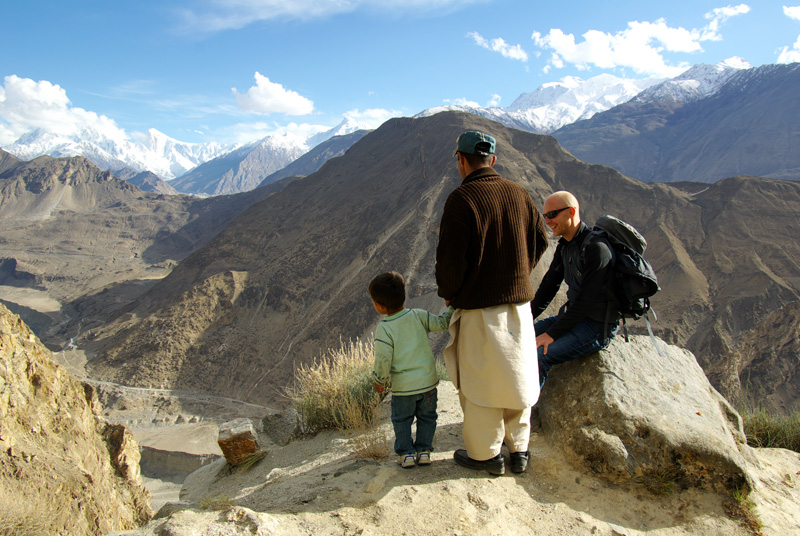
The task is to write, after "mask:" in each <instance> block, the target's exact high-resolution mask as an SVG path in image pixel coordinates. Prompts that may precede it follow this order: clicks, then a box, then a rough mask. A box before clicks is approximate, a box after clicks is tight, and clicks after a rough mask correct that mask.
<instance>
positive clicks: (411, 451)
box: [369, 272, 455, 468]
mask: <svg viewBox="0 0 800 536" xmlns="http://www.w3.org/2000/svg"><path fill="white" fill-rule="evenodd" d="M369 294H370V297H371V298H372V304H373V305H374V306H375V310H376V311H377V312H378V313H379V314H382V315H387V316H386V318H384V319H383V320H382V321H381V323H380V324H378V328H377V329H376V331H375V367H374V370H373V373H372V375H373V380H374V382H375V390H376V391H377V392H379V393H383V392H384V391H385V390H387V389H389V388H391V390H392V425H393V426H394V435H395V442H394V451H395V453H396V454H397V455H398V456H399V458H398V463H399V464H400V465H401V466H402V467H404V468H410V467H414V465H415V464H416V465H430V463H431V451H432V450H433V436H434V434H435V432H436V419H437V417H438V415H437V413H436V404H437V396H438V392H437V390H436V386H437V385H438V384H439V376H438V375H437V373H436V364H435V361H434V358H433V352H432V351H431V346H430V342H429V341H428V333H430V332H432V331H444V330H446V329H447V328H448V327H449V326H450V317H451V316H453V312H454V311H455V309H454V308H453V307H449V308H448V309H447V311H445V312H444V313H442V314H441V315H433V314H431V313H429V312H428V311H425V310H422V309H405V308H404V307H403V304H404V303H405V300H406V288H405V280H404V279H403V276H402V275H400V274H398V273H397V272H387V273H385V274H381V275H379V276H377V277H375V279H373V280H372V281H371V282H370V284H369ZM415 417H416V419H417V437H416V440H414V439H412V436H411V425H412V423H413V422H414V418H415Z"/></svg>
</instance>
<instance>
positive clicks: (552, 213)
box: [542, 207, 572, 220]
mask: <svg viewBox="0 0 800 536" xmlns="http://www.w3.org/2000/svg"><path fill="white" fill-rule="evenodd" d="M568 208H572V207H564V208H560V209H558V210H551V211H550V212H545V213H544V214H542V216H544V217H545V218H547V219H548V220H552V219H553V218H555V217H556V216H558V214H559V212H562V211H564V210H567V209H568Z"/></svg>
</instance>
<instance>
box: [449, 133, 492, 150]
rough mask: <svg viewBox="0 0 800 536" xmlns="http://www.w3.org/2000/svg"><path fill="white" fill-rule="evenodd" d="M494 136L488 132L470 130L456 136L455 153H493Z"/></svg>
mask: <svg viewBox="0 0 800 536" xmlns="http://www.w3.org/2000/svg"><path fill="white" fill-rule="evenodd" d="M494 144H495V141H494V138H493V137H491V136H489V135H488V134H484V133H482V132H478V131H475V130H470V131H468V132H464V133H463V134H462V135H460V136H459V137H458V141H457V142H456V153H464V154H483V155H489V154H494Z"/></svg>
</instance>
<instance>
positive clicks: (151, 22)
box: [0, 0, 800, 146]
mask: <svg viewBox="0 0 800 536" xmlns="http://www.w3.org/2000/svg"><path fill="white" fill-rule="evenodd" d="M793 2H794V3H785V2H775V1H771V0H759V1H758V2H755V1H754V0H750V1H748V2H746V3H724V2H722V1H709V0H673V1H671V2H642V1H641V0H635V1H627V0H608V1H606V2H597V1H589V0H560V1H556V2H554V1H552V0H546V1H539V0H403V1H396V0H372V1H370V0H288V1H287V0H205V1H188V0H174V1H170V0H138V1H136V2H111V1H108V0H81V1H75V2H65V1H63V0H57V1H42V0H26V1H25V2H21V1H20V2H7V3H6V4H5V5H4V6H3V19H4V24H3V27H4V31H3V45H2V48H1V49H0V146H5V145H8V144H10V143H11V142H13V140H15V139H16V138H17V137H18V136H19V135H21V134H23V133H25V132H26V131H29V130H31V129H33V128H37V127H43V128H47V129H50V130H53V131H55V132H64V133H69V132H74V131H75V130H76V129H80V128H83V127H87V126H89V127H91V128H97V129H100V130H103V131H105V132H107V133H108V134H109V135H111V136H120V137H128V138H131V137H135V136H136V133H137V132H145V131H147V130H148V129H150V128H155V129H157V130H159V131H161V132H163V133H165V134H167V135H168V136H170V137H173V138H175V139H178V140H180V141H187V142H207V141H218V142H222V143H232V142H237V141H238V142H242V141H245V140H253V139H258V138H261V137H264V136H266V135H269V134H280V133H284V132H291V133H299V134H306V133H307V134H312V133H315V132H317V131H319V130H321V129H323V128H330V127H333V126H335V125H336V124H338V123H339V122H341V120H342V119H343V118H344V117H345V116H349V117H353V118H355V119H357V120H359V121H362V122H365V123H369V124H371V125H372V126H378V125H379V124H380V123H381V122H382V121H383V120H385V119H387V118H389V117H393V116H401V115H406V116H408V115H414V114H416V113H418V112H420V111H422V110H424V109H426V108H430V107H433V106H439V105H442V104H458V103H463V102H471V103H476V104H478V105H481V106H490V105H494V106H508V105H510V104H511V103H512V102H513V101H514V99H515V98H516V97H518V96H519V95H520V94H522V93H524V92H529V91H533V90H535V89H536V88H537V87H539V86H540V85H542V84H544V83H546V82H552V81H555V80H558V79H560V78H562V77H564V76H568V75H571V76H580V77H581V78H584V79H585V78H590V77H592V76H595V75H598V74H601V73H604V72H608V73H612V74H615V75H617V76H622V77H627V78H646V77H649V76H657V77H667V76H675V75H677V74H679V73H680V72H681V71H682V70H684V69H685V68H687V67H688V66H690V65H693V64H697V63H709V64H713V63H718V62H720V61H723V60H725V59H727V58H730V57H732V56H739V57H741V58H743V59H745V60H746V61H748V62H749V63H750V64H751V65H753V66H760V65H763V64H768V63H788V62H792V61H795V62H796V61H800V0H793Z"/></svg>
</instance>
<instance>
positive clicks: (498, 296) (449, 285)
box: [436, 167, 547, 309]
mask: <svg viewBox="0 0 800 536" xmlns="http://www.w3.org/2000/svg"><path fill="white" fill-rule="evenodd" d="M545 249H547V233H546V230H545V226H544V218H542V216H541V215H540V214H539V211H538V210H537V209H536V207H535V206H534V204H533V200H532V199H531V196H530V195H528V192H526V191H525V189H524V188H523V187H522V186H520V185H519V184H517V183H514V182H511V181H508V180H506V179H503V178H502V177H500V175H498V174H497V172H496V171H495V170H494V169H493V168H491V167H485V168H481V169H478V170H476V171H474V172H472V173H470V174H469V175H468V176H467V177H465V178H464V180H463V181H462V183H461V185H460V186H459V187H458V188H456V189H455V190H453V192H452V193H451V194H450V196H449V197H448V198H447V201H446V202H445V205H444V212H443V214H442V221H441V224H440V226H439V245H438V246H437V248H436V283H437V285H438V286H439V296H441V297H442V298H444V299H446V300H451V301H452V305H453V306H454V307H456V308H459V309H482V308H485V307H493V306H495V305H501V304H504V303H525V302H529V301H531V300H532V299H533V288H532V287H531V283H530V275H531V271H532V270H533V268H534V266H536V263H537V262H539V258H540V257H541V256H542V253H543V252H544V250H545Z"/></svg>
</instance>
